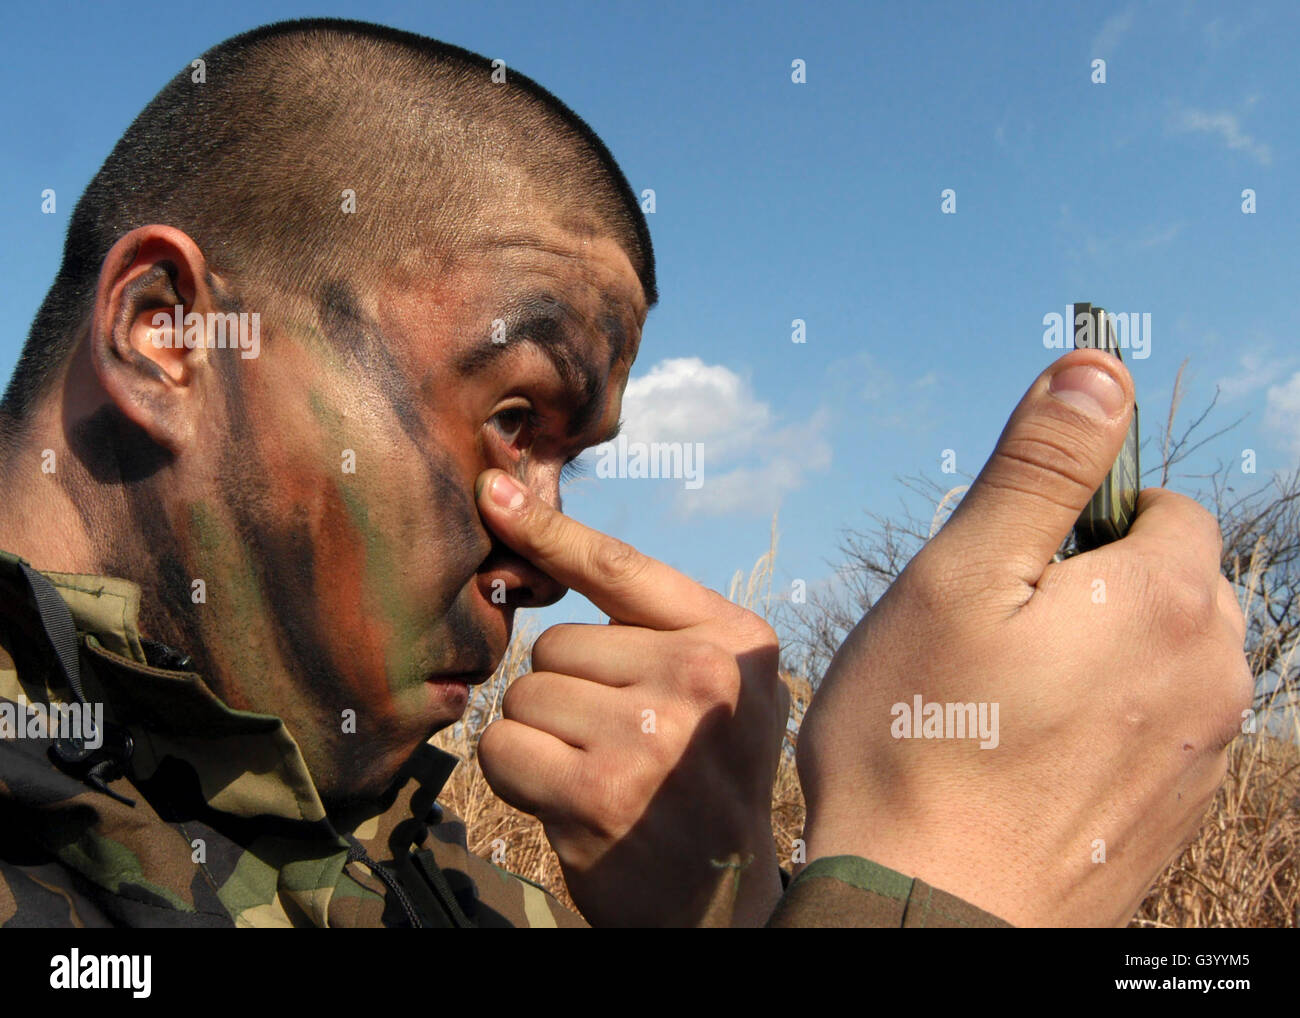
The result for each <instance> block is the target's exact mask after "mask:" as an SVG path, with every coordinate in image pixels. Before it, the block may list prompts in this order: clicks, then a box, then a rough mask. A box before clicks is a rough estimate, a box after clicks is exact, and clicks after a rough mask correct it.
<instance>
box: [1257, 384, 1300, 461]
mask: <svg viewBox="0 0 1300 1018" xmlns="http://www.w3.org/2000/svg"><path fill="white" fill-rule="evenodd" d="M1264 427H1265V428H1267V429H1268V430H1269V431H1271V432H1272V433H1273V434H1274V435H1275V436H1276V437H1277V438H1278V440H1279V441H1280V442H1281V443H1282V445H1283V446H1284V447H1285V448H1287V449H1289V450H1290V451H1291V452H1292V453H1294V454H1295V455H1296V456H1300V371H1297V372H1296V373H1295V374H1294V375H1292V376H1291V378H1290V379H1289V380H1288V381H1286V382H1285V383H1283V384H1282V385H1274V386H1270V387H1269V390H1268V403H1267V409H1266V411H1265V416H1264Z"/></svg>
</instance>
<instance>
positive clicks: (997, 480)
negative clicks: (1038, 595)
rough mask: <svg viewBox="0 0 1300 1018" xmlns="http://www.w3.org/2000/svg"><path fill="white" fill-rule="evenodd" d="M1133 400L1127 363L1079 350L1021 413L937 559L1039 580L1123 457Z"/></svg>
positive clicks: (940, 537) (1028, 398)
mask: <svg viewBox="0 0 1300 1018" xmlns="http://www.w3.org/2000/svg"><path fill="white" fill-rule="evenodd" d="M1133 400H1134V396H1133V379H1132V378H1131V377H1130V375H1129V373H1128V369H1126V368H1125V367H1124V365H1123V363H1122V362H1121V361H1120V359H1119V358H1118V357H1115V356H1114V355H1112V354H1109V353H1106V352H1104V351H1101V350H1074V351H1072V352H1071V353H1068V354H1066V355H1065V356H1064V357H1062V358H1061V359H1060V360H1058V361H1057V362H1056V363H1055V364H1053V365H1052V366H1051V367H1050V368H1048V369H1047V370H1046V371H1044V372H1043V373H1042V374H1041V375H1039V376H1038V378H1037V380H1035V382H1034V384H1033V385H1031V386H1030V387H1029V391H1028V392H1027V393H1025V397H1024V399H1022V400H1021V401H1020V405H1019V406H1017V407H1016V409H1015V411H1014V412H1013V413H1012V415H1011V419H1010V420H1009V421H1008V422H1007V426H1006V428H1004V429H1003V431H1002V435H1001V437H1000V438H999V439H998V444H997V447H996V448H995V449H994V450H993V455H992V456H991V457H990V458H989V461H988V463H986V464H985V465H984V469H983V470H981V471H980V475H979V477H977V478H976V479H975V483H974V484H972V485H971V488H970V491H969V492H967V494H966V497H965V498H964V499H962V501H961V504H960V505H959V506H958V507H957V509H956V510H955V511H954V512H953V514H952V517H951V518H950V519H949V521H948V524H947V526H945V527H944V528H943V530H941V531H940V532H939V534H937V535H936V536H935V539H934V540H933V541H932V542H931V546H935V545H938V547H937V548H936V552H935V553H936V554H939V553H943V554H950V555H959V556H960V559H959V561H961V562H962V563H963V564H966V563H970V564H971V565H973V566H974V567H975V573H974V575H979V576H981V577H984V578H988V577H990V576H995V577H998V578H1001V579H1006V580H1011V579H1016V580H1019V581H1021V582H1023V583H1026V584H1030V585H1032V584H1035V583H1037V582H1038V579H1039V577H1040V576H1042V573H1043V569H1044V567H1045V566H1046V565H1047V563H1048V562H1050V561H1051V559H1052V556H1053V555H1054V554H1055V553H1056V551H1057V549H1058V548H1059V547H1060V545H1061V542H1062V541H1063V540H1064V539H1065V537H1066V535H1068V534H1069V532H1070V529H1071V528H1072V527H1073V526H1074V524H1075V521H1076V520H1077V519H1078V518H1079V514H1080V513H1081V512H1082V511H1083V508H1084V506H1086V505H1087V504H1088V500H1089V499H1090V498H1092V494H1093V492H1094V491H1096V490H1097V488H1098V487H1100V486H1101V483H1102V481H1103V480H1104V479H1105V477H1106V474H1107V473H1108V472H1109V471H1110V468H1111V465H1112V464H1113V463H1114V462H1115V457H1116V456H1118V455H1119V452H1120V449H1121V448H1122V446H1123V444H1124V437H1125V433H1126V432H1127V430H1128V422H1129V418H1130V417H1131V416H1132V414H1133ZM940 549H944V551H943V552H940ZM963 571H965V568H964V567H963Z"/></svg>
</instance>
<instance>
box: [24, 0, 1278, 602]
mask: <svg viewBox="0 0 1300 1018" xmlns="http://www.w3.org/2000/svg"><path fill="white" fill-rule="evenodd" d="M699 6H700V5H698V4H692V3H676V4H674V3H668V4H655V5H647V4H601V5H594V4H593V5H586V4H572V3H558V4H556V3H551V4H547V5H545V7H544V8H542V9H538V8H537V7H536V6H535V5H532V4H523V3H520V4H512V3H476V4H456V5H445V6H444V5H433V4H423V3H385V2H378V0H376V2H370V3H367V4H364V5H361V4H355V3H332V4H313V5H310V6H308V5H303V4H297V3H279V2H273V0H262V2H259V3H256V4H252V3H246V2H243V0H234V2H229V3H225V4H221V5H214V4H203V5H192V6H188V7H187V6H186V5H184V4H174V5H172V6H170V7H169V8H168V9H167V16H166V17H143V16H142V15H141V10H140V8H139V7H138V6H137V5H124V4H122V5H119V4H111V3H104V4H86V5H82V4H69V3H47V4H43V5H40V6H36V5H33V6H32V7H30V8H29V9H27V10H25V11H19V12H14V13H9V14H7V15H6V17H7V21H8V23H9V26H10V31H9V34H8V38H9V45H8V47H7V50H8V51H7V53H6V59H5V60H4V61H3V62H0V89H2V90H3V92H4V94H5V95H7V96H9V100H8V101H7V102H6V103H5V106H4V118H3V122H2V123H0V132H3V153H4V154H3V157H2V158H0V174H2V178H0V179H2V182H3V186H4V192H5V194H7V195H8V201H6V202H4V203H0V223H2V225H3V238H4V240H3V243H2V244H0V258H2V259H3V263H2V265H0V288H3V298H4V299H3V300H2V301H0V373H2V374H3V375H4V376H5V377H7V376H8V373H9V371H10V370H11V368H12V366H13V364H14V362H15V360H16V358H17V353H18V350H19V348H20V346H21V343H22V341H23V339H24V338H25V336H26V333H27V329H28V327H29V326H30V323H31V319H32V317H33V315H34V313H35V311H36V308H37V307H38V305H39V303H40V301H41V299H42V298H43V296H44V294H45V291H46V289H47V288H48V286H49V283H50V281H51V279H52V277H53V274H54V272H55V270H56V269H57V266H58V262H59V257H60V251H61V246H62V241H63V234H64V231H65V229H66V226H67V217H68V215H69V214H70V212H71V210H72V207H73V204H74V203H75V200H76V198H77V197H78V196H79V195H80V193H81V191H82V190H83V189H84V187H85V185H86V183H87V182H88V181H89V179H90V177H91V176H92V175H93V173H94V172H95V170H96V169H97V168H98V166H99V164H100V162H101V161H102V160H103V158H104V157H105V156H106V155H107V153H108V151H109V149H110V148H111V147H112V144H113V143H114V141H115V140H116V139H117V137H118V136H119V135H120V134H121V132H122V131H123V130H124V129H125V127H126V126H127V125H128V124H129V122H130V121H131V120H132V119H133V118H134V116H135V115H136V114H137V113H138V112H139V110H140V109H141V108H142V107H143V106H144V104H145V103H146V102H147V101H148V100H149V99H150V98H151V97H152V96H153V94H154V93H155V92H156V91H157V90H158V89H159V88H160V87H161V86H162V85H163V84H164V82H165V81H166V80H167V79H168V78H169V77H170V76H171V75H172V74H174V73H175V72H176V71H177V70H178V69H179V68H181V67H182V66H184V65H186V64H188V62H189V61H190V59H192V57H194V56H196V55H197V54H198V53H200V52H201V51H202V50H204V49H205V48H207V47H209V46H211V45H212V44H214V43H216V42H218V41H220V40H221V39H223V38H226V37H227V36H230V35H232V34H235V33H236V32H238V31H242V30H244V29H247V28H250V27H253V26H255V25H258V24H263V23H265V22H268V21H272V20H277V19H280V18H284V17H294V16H306V15H320V14H335V15H341V16H351V17H362V18H365V19H367V20H372V21H380V22H383V23H386V24H390V25H393V26H396V27H399V28H404V29H408V30H412V31H417V32H420V33H423V34H426V35H432V36H434V37H437V38H440V39H443V40H445V41H448V42H452V43H455V44H457V45H461V46H464V47H467V48H469V49H472V50H476V51H478V52H481V53H484V54H486V55H488V56H491V57H499V58H500V59H502V60H504V61H505V62H506V64H507V66H508V67H512V68H515V69H518V70H519V71H522V72H523V73H525V74H528V75H530V76H532V77H534V78H535V79H537V80H538V81H539V82H541V83H542V84H543V85H545V86H546V87H547V88H549V89H550V90H552V91H553V92H555V93H556V94H557V95H558V96H559V97H560V98H561V99H563V100H564V101H565V102H567V103H568V104H569V105H570V106H571V107H573V108H574V109H575V110H576V111H577V112H578V113H579V114H580V115H581V116H583V117H584V118H585V119H587V121H588V122H589V123H590V124H591V125H592V126H593V127H594V128H595V130H596V131H597V133H598V134H600V135H601V137H602V138H604V139H605V141H606V143H607V144H608V145H609V147H610V149H611V150H612V151H613V153H614V155H615V157H616V158H617V159H618V161H619V162H620V164H621V165H622V167H623V169H624V171H625V172H626V174H627V176H628V178H629V180H630V181H631V182H632V185H633V187H634V188H635V189H636V190H638V191H641V190H643V189H653V191H654V193H655V201H656V209H655V212H654V214H653V215H651V216H650V217H649V218H650V225H651V231H652V235H653V239H654V243H655V248H656V254H657V259H658V270H659V278H660V291H661V300H660V304H659V306H658V307H657V308H656V309H655V310H654V311H653V312H652V313H651V315H650V319H649V321H648V323H647V327H646V330H645V336H644V340H643V344H642V349H641V355H640V358H639V360H638V363H637V365H636V367H635V369H634V371H633V381H632V384H631V386H630V387H629V393H628V399H627V401H626V404H625V407H626V413H625V418H626V424H625V430H626V432H627V433H628V434H629V435H630V436H631V437H634V438H640V439H644V440H662V441H685V442H697V441H698V442H701V443H702V444H703V447H704V474H703V484H702V485H701V486H700V487H698V488H697V489H694V490H688V489H687V488H686V487H685V484H684V483H683V481H682V480H640V479H601V478H598V477H596V476H595V475H594V473H593V474H592V475H591V476H588V477H586V478H583V479H581V480H579V481H577V482H575V483H574V484H573V486H572V487H571V488H570V489H569V491H568V492H567V493H566V505H567V507H568V509H569V510H570V511H571V512H572V513H573V514H574V515H575V516H577V517H578V518H579V519H582V520H583V521H584V522H587V523H589V524H591V525H593V526H596V527H599V528H601V529H604V530H607V531H609V532H611V533H615V534H617V535H618V536H620V537H622V538H624V539H626V540H629V541H631V542H632V543H634V544H636V545H638V546H639V547H641V548H642V549H643V550H644V551H646V552H647V553H649V554H652V555H654V556H656V557H657V558H660V559H663V560H664V561H666V562H669V563H671V564H673V565H675V566H677V567H678V568H680V569H682V570H683V571H685V572H688V573H690V574H691V575H692V576H695V577H696V578H697V579H699V580H701V581H702V582H704V583H706V584H708V585H710V586H715V587H719V588H725V586H726V584H727V582H728V580H729V578H730V576H731V574H732V573H733V572H734V571H735V570H736V569H745V570H748V569H749V567H750V566H751V565H752V564H753V562H754V560H755V559H756V558H757V556H758V555H760V554H761V553H762V552H763V551H765V550H766V548H767V540H768V531H769V528H770V523H771V516H772V513H773V512H775V511H778V510H779V512H780V517H779V529H780V532H781V546H780V551H779V553H778V559H777V572H776V577H777V583H776V586H777V589H778V590H788V589H789V587H790V584H791V582H792V581H793V580H795V579H803V580H805V581H806V582H807V583H808V585H809V586H810V587H811V586H814V585H815V584H817V583H819V582H823V581H825V579H826V578H827V577H828V576H829V575H830V574H831V571H832V565H831V563H832V562H833V561H834V560H835V558H836V542H837V536H838V533H839V531H840V530H841V529H842V528H843V527H845V526H862V525H863V524H864V523H865V522H866V520H865V517H864V515H863V513H864V511H868V510H869V511H876V512H885V513H889V512H897V510H898V507H899V504H900V503H899V499H900V497H901V496H902V495H903V494H904V489H903V487H902V486H901V485H900V483H899V482H898V478H899V477H901V476H907V475H915V474H920V473H924V474H927V475H929V476H931V477H932V478H934V479H935V480H937V481H939V482H941V483H950V484H958V483H962V482H963V481H964V480H965V477H963V476H957V477H956V478H951V479H950V478H948V477H947V476H945V475H944V474H942V473H940V463H941V457H942V456H943V451H944V450H945V449H951V450H953V452H954V454H955V457H956V465H957V469H958V471H959V472H960V473H961V474H974V473H977V472H978V470H979V467H980V466H981V465H982V463H983V462H984V460H985V458H986V457H987V456H988V454H989V452H990V450H991V449H992V446H993V443H994V441H995V439H996V438H997V435H998V433H999V431H1000V430H1001V428H1002V425H1003V424H1004V423H1005V420H1006V417H1007V415H1008V414H1009V413H1010V411H1011V409H1012V408H1013V407H1014V405H1015V403H1016V402H1017V401H1018V399H1019V398H1020V396H1021V394H1022V393H1023V391H1024V390H1025V388H1026V387H1027V386H1028V385H1029V383H1030V382H1031V381H1032V380H1033V378H1034V377H1035V376H1036V375H1037V374H1038V372H1040V371H1041V370H1042V369H1043V368H1044V367H1045V366H1046V365H1047V364H1048V363H1049V362H1050V361H1051V360H1052V359H1053V358H1054V357H1055V356H1056V355H1057V354H1056V352H1054V351H1050V350H1047V349H1045V348H1044V344H1043V340H1042V336H1043V331H1044V327H1043V324H1042V321H1043V316H1044V315H1047V314H1050V313H1051V312H1057V313H1062V314H1063V313H1064V312H1065V306H1066V304H1067V303H1068V302H1070V301H1071V300H1073V299H1075V298H1076V297H1078V298H1081V299H1085V300H1091V301H1093V302H1094V303H1099V304H1104V305H1106V306H1107V307H1108V308H1109V309H1111V310H1117V311H1131V312H1135V313H1144V312H1146V313H1150V315H1151V332H1150V347H1149V351H1148V353H1149V356H1147V357H1146V358H1144V359H1136V360H1135V359H1133V358H1129V364H1130V368H1131V370H1132V371H1133V374H1134V377H1135V379H1136V381H1137V386H1138V396H1139V402H1140V405H1141V406H1142V409H1143V414H1144V423H1145V424H1146V433H1147V435H1148V436H1151V437H1154V435H1155V433H1156V427H1157V425H1158V423H1160V422H1162V421H1163V419H1164V416H1165V414H1166V412H1167V409H1168V403H1169V396H1170V391H1171V388H1172V383H1173V380H1174V376H1175V373H1176V371H1177V369H1178V366H1179V364H1180V363H1181V362H1182V361H1183V359H1184V358H1188V359H1189V366H1188V371H1189V373H1190V380H1191V384H1190V387H1189V390H1188V395H1187V397H1186V400H1185V402H1184V404H1183V405H1184V408H1185V411H1195V410H1199V409H1200V408H1201V407H1203V406H1204V405H1205V403H1206V402H1207V401H1208V399H1209V398H1210V396H1211V395H1212V394H1213V392H1214V388H1215V386H1216V385H1218V386H1219V387H1220V388H1221V390H1222V395H1221V397H1220V409H1219V410H1218V411H1216V415H1215V416H1214V417H1213V418H1211V422H1212V423H1213V422H1217V423H1219V424H1220V425H1222V424H1227V423H1229V422H1230V421H1231V420H1233V419H1235V418H1236V417H1238V416H1240V415H1242V414H1248V415H1249V416H1248V417H1247V419H1246V420H1245V422H1244V423H1243V424H1242V425H1240V426H1239V427H1238V428H1237V429H1236V430H1234V431H1233V432H1231V433H1230V434H1229V435H1227V436H1225V437H1224V438H1223V439H1221V440H1218V441H1216V442H1215V443H1213V444H1212V446H1210V447H1209V448H1207V449H1206V450H1205V452H1204V455H1202V456H1201V457H1200V458H1199V459H1198V460H1197V461H1196V462H1195V463H1193V464H1190V466H1189V469H1190V470H1192V471H1193V472H1203V471H1205V470H1207V469H1212V468H1213V467H1214V465H1215V463H1216V462H1217V461H1223V462H1237V461H1239V460H1240V457H1241V453H1242V450H1243V449H1247V448H1249V449H1253V450H1255V453H1256V458H1257V464H1258V471H1259V473H1258V476H1257V478H1242V481H1243V484H1244V486H1247V487H1249V486H1251V485H1252V484H1253V483H1257V482H1258V481H1262V480H1263V479H1265V478H1266V477H1267V476H1268V475H1270V474H1271V473H1273V472H1274V471H1285V470H1290V469H1294V468H1295V466H1296V465H1297V463H1300V346H1298V345H1297V344H1296V342H1295V338H1294V337H1295V334H1296V331H1297V325H1300V315H1297V312H1296V307H1295V301H1294V297H1293V294H1294V290H1295V287H1296V283H1297V279H1298V278H1300V274H1298V273H1297V267H1298V266H1297V255H1296V242H1297V225H1298V223H1300V217H1298V216H1297V197H1296V188H1295V184H1294V180H1295V166H1296V160H1297V157H1298V156H1300V151H1298V150H1297V120H1298V118H1297V113H1298V112H1300V101H1298V99H1300V95H1298V94H1297V93H1298V92H1300V85H1298V84H1297V78H1296V75H1295V66H1294V61H1295V54H1296V52H1297V51H1300V14H1297V12H1296V8H1295V6H1294V5H1293V4H1289V3H1265V4H1252V3H1245V4H1232V5H1229V4H1225V3H1219V4H1211V3H1199V2H1182V0H1177V2H1174V0H1171V2H1158V3H1150V4H1052V5H1046V4H1040V3H996V4H995V3H982V4H980V3H954V4H940V3H912V4H907V3H898V4H893V3H890V4H882V3H872V4H862V3H832V4H818V5H815V6H809V5H805V4H796V3H769V2H757V3H749V4H744V5H738V4H737V5H726V6H722V5H717V6H714V7H713V8H711V9H709V10H700V9H699ZM1098 58H1100V59H1104V60H1105V61H1106V82H1105V83H1104V84H1096V83H1094V82H1093V81H1092V80H1091V78H1092V75H1093V70H1092V66H1091V65H1092V61H1093V60H1094V59H1098ZM796 59H798V60H802V61H804V62H805V65H806V79H807V80H806V83H803V84H796V83H794V82H792V80H791V73H792V71H791V67H792V61H794V60H796ZM1288 167H1291V169H1289V170H1288ZM1287 180H1291V181H1292V184H1289V185H1288V184H1286V181H1287ZM46 188H53V189H55V191H56V194H57V196H58V198H57V200H58V205H57V212H56V213H55V214H54V215H44V214H42V213H41V209H40V206H41V193H42V191H43V190H44V189H46ZM947 188H951V189H952V190H953V191H955V193H956V212H955V214H950V215H946V214H943V213H942V212H941V192H942V191H943V190H944V189H947ZM1246 188H1250V189H1253V190H1254V191H1255V194H1256V203H1257V205H1256V207H1257V211H1256V212H1255V213H1254V214H1251V215H1247V214H1243V212H1242V192H1243V190H1244V189H1246ZM1288 188H1290V189H1289V190H1288ZM794 319H802V320H803V321H804V322H806V330H807V332H806V342H804V343H794V342H792V341H791V323H792V321H793V320H794ZM1148 449H1149V450H1152V453H1153V452H1154V450H1153V449H1152V447H1151V446H1148ZM1153 459H1154V455H1153V454H1151V453H1149V455H1148V463H1149V462H1151V461H1152V460H1153ZM1197 483H1198V482H1197V481H1196V479H1195V478H1181V479H1177V480H1176V481H1175V483H1174V485H1173V486H1175V487H1179V488H1181V489H1182V490H1192V489H1194V488H1195V487H1196V485H1197ZM543 614H544V621H546V622H550V621H558V620H560V619H573V620H578V621H590V620H594V619H595V618H596V617H597V616H596V613H595V611H594V609H593V608H591V607H590V606H589V605H587V604H586V603H585V602H583V601H581V600H580V599H578V598H576V596H574V595H570V597H569V598H566V600H565V601H563V602H561V604H560V605H557V606H555V607H554V608H552V609H549V610H548V611H546V612H545V613H543Z"/></svg>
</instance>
